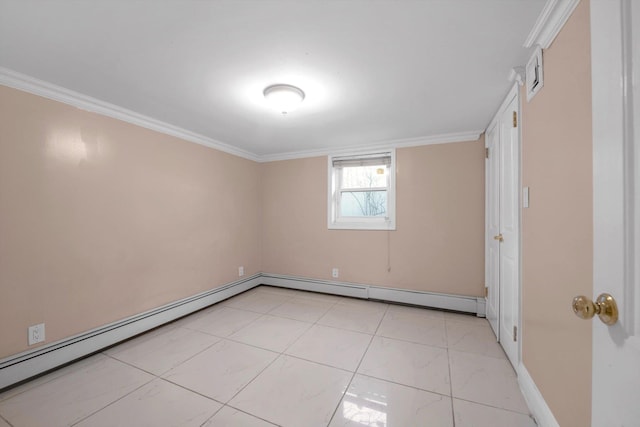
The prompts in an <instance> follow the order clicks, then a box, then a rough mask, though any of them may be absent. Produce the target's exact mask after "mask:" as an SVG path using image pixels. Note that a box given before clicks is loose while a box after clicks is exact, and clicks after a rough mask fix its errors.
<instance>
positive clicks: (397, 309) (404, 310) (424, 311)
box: [387, 304, 445, 320]
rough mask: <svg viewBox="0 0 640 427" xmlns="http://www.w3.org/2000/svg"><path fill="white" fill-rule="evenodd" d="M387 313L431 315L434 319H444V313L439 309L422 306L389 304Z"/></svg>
mask: <svg viewBox="0 0 640 427" xmlns="http://www.w3.org/2000/svg"><path fill="white" fill-rule="evenodd" d="M387 312H388V313H391V314H394V315H396V316H412V317H413V316H422V317H432V318H436V319H441V320H444V316H445V313H444V312H443V311H441V310H432V309H429V308H423V307H412V306H409V305H401V304H391V305H389V310H388V311H387Z"/></svg>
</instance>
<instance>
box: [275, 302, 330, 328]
mask: <svg viewBox="0 0 640 427" xmlns="http://www.w3.org/2000/svg"><path fill="white" fill-rule="evenodd" d="M333 305H334V303H332V302H325V301H316V300H313V299H310V298H293V299H291V300H289V301H287V302H285V303H283V304H282V305H279V306H278V307H276V308H274V309H273V310H271V311H270V312H269V314H271V315H273V316H280V317H286V318H289V319H295V320H301V321H303V322H309V323H315V322H316V321H317V320H318V319H320V318H321V317H322V316H324V314H325V313H326V312H327V311H329V309H330V308H331V307H332V306H333Z"/></svg>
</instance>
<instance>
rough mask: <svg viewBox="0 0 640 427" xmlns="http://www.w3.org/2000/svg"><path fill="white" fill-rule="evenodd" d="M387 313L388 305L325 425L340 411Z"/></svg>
mask: <svg viewBox="0 0 640 427" xmlns="http://www.w3.org/2000/svg"><path fill="white" fill-rule="evenodd" d="M388 312H389V304H387V306H386V308H385V310H384V313H383V314H382V317H380V320H379V321H378V326H376V330H375V331H374V332H373V335H372V336H371V339H370V340H369V344H368V345H367V348H366V350H365V351H364V353H362V357H361V358H360V362H358V366H356V369H355V370H354V371H353V375H351V379H350V380H349V384H347V386H346V388H345V389H344V391H343V392H342V396H341V397H340V400H339V401H338V404H337V405H336V408H335V409H334V410H333V413H332V414H331V418H329V423H328V424H327V425H329V424H331V422H332V421H333V418H334V417H335V416H336V413H337V412H338V409H340V405H341V404H342V402H343V400H344V395H345V394H346V393H347V391H349V388H350V387H351V384H352V383H353V379H354V378H355V377H356V375H357V374H358V370H359V369H360V365H362V361H363V360H364V358H365V357H367V353H368V352H369V348H371V343H372V342H373V339H374V338H375V337H376V334H377V333H378V330H379V329H380V325H381V324H382V321H383V320H384V318H385V317H386V315H387V313H388Z"/></svg>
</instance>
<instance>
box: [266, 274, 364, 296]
mask: <svg viewBox="0 0 640 427" xmlns="http://www.w3.org/2000/svg"><path fill="white" fill-rule="evenodd" d="M262 284H263V285H269V286H276V287H279V288H287V289H298V290H301V291H310V292H318V293H323V294H331V295H340V296H344V297H353V298H363V299H368V298H369V296H368V288H369V287H368V286H367V285H359V284H353V283H343V282H332V281H329V280H319V279H307V278H304V277H295V276H285V275H281V274H270V273H262Z"/></svg>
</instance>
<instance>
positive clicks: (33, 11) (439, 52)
mask: <svg viewBox="0 0 640 427" xmlns="http://www.w3.org/2000/svg"><path fill="white" fill-rule="evenodd" d="M544 3H545V2H544V0H442V1H436V0H423V1H390V0H384V1H383V0H350V1H347V0H345V1H337V0H333V1H330V0H327V1H319V0H318V1H311V0H295V1H293V0H292V1H284V0H276V1H269V0H261V1H257V0H256V1H241V0H237V1H188V0H182V1H178V0H174V1H160V0H131V1H118V0H112V1H107V0H101V1H97V0H95V1H81V0H76V1H68V0H57V1H47V2H44V1H33V0H0V67H4V68H7V69H10V70H14V71H17V72H19V73H23V74H26V75H28V76H31V77H34V78H37V79H41V80H44V81H46V82H50V83H53V84H55V85H59V86H62V87H64V88H67V89H71V90H73V91H77V92H80V93H82V94H85V95H88V96H91V97H94V98H97V99H99V100H103V101H106V102H109V103H112V104H115V105H117V106H120V107H123V108H126V109H129V110H133V111H135V112H137V113H140V114H143V115H146V116H149V117H151V118H154V119H157V120H160V121H163V122H166V123H168V124H171V125H173V126H177V127H180V128H183V129H185V130H188V131H191V132H194V133H196V134H199V135H202V136H204V137H206V138H209V139H212V140H215V141H219V142H222V143H225V144H229V145H231V146H234V147H237V148H238V149H240V150H244V151H247V152H249V153H252V154H253V155H255V156H256V157H258V158H260V157H261V158H263V159H268V158H276V157H278V156H282V155H283V154H284V153H292V152H296V153H300V152H320V151H323V150H324V151H329V150H338V149H344V148H345V147H353V146H362V145H366V144H374V143H385V142H389V141H395V142H397V141H398V140H405V139H414V138H427V139H428V138H429V137H433V136H437V135H449V134H462V133H468V132H480V131H482V130H483V129H484V128H485V126H486V125H487V124H488V122H489V120H490V119H491V116H492V115H493V113H494V112H495V111H496V109H497V108H498V106H499V104H500V102H501V100H502V98H503V96H504V95H505V94H506V92H507V91H508V89H509V86H510V83H509V81H508V80H507V75H508V73H509V71H510V70H511V68H512V67H514V66H518V65H523V64H524V63H525V62H526V60H527V58H528V56H529V54H530V51H529V50H528V49H525V48H524V47H523V43H524V41H525V39H526V38H527V35H528V33H529V31H530V30H531V28H532V27H533V25H534V23H535V22H536V18H537V17H538V14H539V13H540V11H541V10H542V8H543V6H544ZM274 83H288V84H293V85H296V86H299V87H300V88H302V89H303V90H304V91H305V92H306V99H305V101H304V102H303V104H302V105H301V106H300V108H299V109H298V110H296V111H294V112H292V113H290V114H288V115H286V116H283V115H281V114H278V113H277V112H274V111H272V110H271V109H269V108H268V106H266V105H265V102H264V98H263V96H262V91H263V89H264V88H265V87H266V86H268V85H270V84H274Z"/></svg>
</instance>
